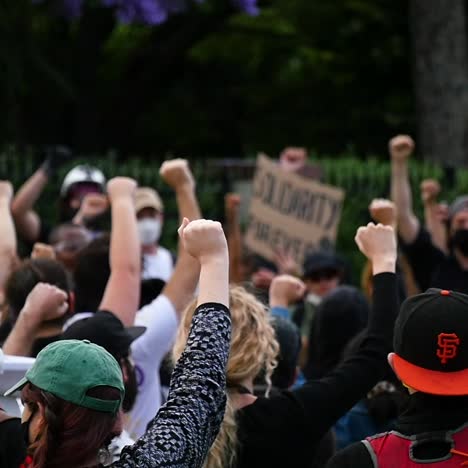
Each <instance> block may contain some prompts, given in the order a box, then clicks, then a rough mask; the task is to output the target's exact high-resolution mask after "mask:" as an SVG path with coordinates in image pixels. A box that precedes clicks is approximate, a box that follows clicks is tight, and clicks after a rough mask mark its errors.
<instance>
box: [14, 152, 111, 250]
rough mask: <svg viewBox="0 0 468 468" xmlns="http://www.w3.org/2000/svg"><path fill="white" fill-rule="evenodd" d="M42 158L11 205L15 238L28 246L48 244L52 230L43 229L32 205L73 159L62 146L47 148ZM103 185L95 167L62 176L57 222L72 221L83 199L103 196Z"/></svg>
mask: <svg viewBox="0 0 468 468" xmlns="http://www.w3.org/2000/svg"><path fill="white" fill-rule="evenodd" d="M43 156H44V163H43V164H42V165H41V166H40V167H39V169H37V171H36V172H35V173H34V174H33V175H32V176H31V177H30V178H29V179H28V180H27V181H26V182H25V183H24V184H23V185H22V186H21V187H20V189H19V190H18V192H17V193H16V195H15V197H14V199H13V201H12V205H11V211H12V215H13V219H14V221H15V225H16V229H17V231H18V235H19V237H20V238H21V239H23V240H24V241H26V242H28V243H30V244H31V245H32V244H33V243H34V242H36V241H38V240H40V241H42V242H47V241H48V237H49V233H50V230H51V227H50V226H47V225H45V224H44V223H43V222H42V221H41V218H40V217H39V215H38V214H37V213H36V212H35V211H34V205H35V204H36V202H37V201H38V199H39V198H40V196H41V194H42V192H43V190H44V188H45V187H46V185H47V183H48V182H49V181H50V180H51V178H52V177H53V176H54V174H55V173H56V172H57V170H58V169H59V168H60V166H62V165H63V164H64V163H66V162H67V161H69V160H70V159H71V158H72V154H71V152H70V150H69V149H68V148H66V147H63V146H58V147H51V148H48V149H47V150H46V151H45V152H44V155H43ZM105 182H106V180H105V177H104V174H103V173H102V172H101V171H100V170H99V169H97V168H95V167H92V166H88V165H81V166H76V167H74V168H73V169H72V170H71V171H70V172H69V173H68V174H67V175H66V176H65V178H64V180H63V183H62V187H61V190H60V198H59V211H60V213H59V218H60V222H68V221H71V220H72V219H73V217H74V216H75V215H77V213H78V212H79V209H80V206H81V202H82V200H83V198H84V197H85V196H86V195H88V194H94V193H97V194H102V193H103V192H104V188H105ZM81 215H83V213H81Z"/></svg>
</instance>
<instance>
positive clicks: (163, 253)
mask: <svg viewBox="0 0 468 468" xmlns="http://www.w3.org/2000/svg"><path fill="white" fill-rule="evenodd" d="M173 270H174V259H173V258H172V255H171V252H170V251H169V250H167V249H166V248H164V247H161V246H159V247H158V249H157V250H156V253H154V254H144V255H143V272H142V275H141V276H142V278H143V279H153V278H158V279H162V280H163V281H166V282H167V281H168V280H169V278H170V277H171V276H172V272H173Z"/></svg>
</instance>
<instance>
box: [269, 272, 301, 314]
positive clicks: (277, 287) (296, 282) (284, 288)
mask: <svg viewBox="0 0 468 468" xmlns="http://www.w3.org/2000/svg"><path fill="white" fill-rule="evenodd" d="M305 290H306V286H305V284H304V283H303V282H302V281H301V280H300V279H298V278H295V277H294V276H290V275H280V276H277V277H276V278H274V279H273V281H272V283H271V286H270V307H275V306H281V307H288V306H289V305H291V304H293V303H295V302H297V301H299V300H300V299H302V298H303V297H304V294H305Z"/></svg>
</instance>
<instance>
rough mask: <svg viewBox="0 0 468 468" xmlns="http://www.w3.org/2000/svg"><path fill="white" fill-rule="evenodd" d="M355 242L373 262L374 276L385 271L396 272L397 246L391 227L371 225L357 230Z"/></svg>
mask: <svg viewBox="0 0 468 468" xmlns="http://www.w3.org/2000/svg"><path fill="white" fill-rule="evenodd" d="M354 240H355V241H356V244H357V245H358V247H359V250H360V251H361V252H362V253H363V254H364V255H365V256H366V257H367V258H368V259H369V260H370V261H371V262H372V267H373V270H374V275H376V274H377V273H382V272H384V271H390V272H395V264H396V259H397V245H396V238H395V231H394V230H393V228H392V227H391V226H384V225H382V224H377V225H375V224H374V223H369V224H368V225H367V226H365V227H364V226H363V227H360V228H359V229H358V230H357V233H356V237H355V238H354Z"/></svg>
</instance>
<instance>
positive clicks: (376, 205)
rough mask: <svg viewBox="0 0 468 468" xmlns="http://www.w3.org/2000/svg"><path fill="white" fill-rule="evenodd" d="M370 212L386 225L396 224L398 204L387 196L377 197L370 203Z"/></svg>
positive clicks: (376, 220)
mask: <svg viewBox="0 0 468 468" xmlns="http://www.w3.org/2000/svg"><path fill="white" fill-rule="evenodd" d="M369 213H370V215H371V217H372V219H373V220H374V221H375V222H376V223H382V224H384V225H386V226H395V224H396V217H397V212H396V205H395V203H393V202H392V201H390V200H387V199H385V198H375V199H374V200H372V202H371V204H370V205H369Z"/></svg>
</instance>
